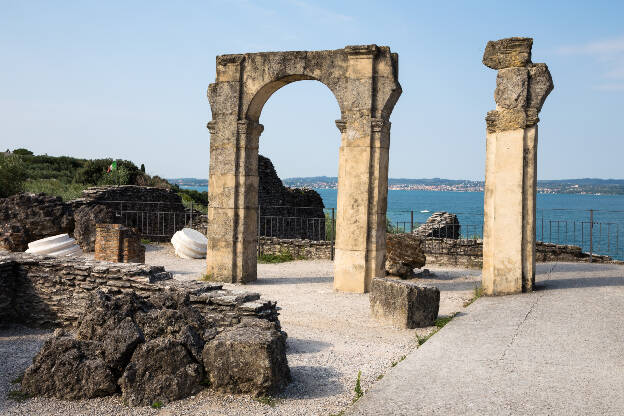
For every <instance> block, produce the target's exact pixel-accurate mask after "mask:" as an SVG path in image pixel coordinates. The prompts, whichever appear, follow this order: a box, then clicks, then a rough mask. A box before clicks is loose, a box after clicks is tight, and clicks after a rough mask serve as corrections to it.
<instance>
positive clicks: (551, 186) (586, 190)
mask: <svg viewBox="0 0 624 416" xmlns="http://www.w3.org/2000/svg"><path fill="white" fill-rule="evenodd" d="M168 181H169V182H171V183H172V184H176V185H179V186H182V187H184V186H194V187H202V186H205V187H207V186H208V180H207V179H197V178H177V179H168ZM282 182H283V183H284V185H286V186H289V187H291V188H314V189H336V188H337V186H338V178H336V177H331V176H313V177H301V178H286V179H282ZM483 186H484V182H483V181H470V180H462V179H441V178H431V179H406V178H390V179H388V189H391V190H405V191H445V192H483ZM537 192H538V193H542V194H590V195H624V179H594V178H584V179H559V180H542V181H537Z"/></svg>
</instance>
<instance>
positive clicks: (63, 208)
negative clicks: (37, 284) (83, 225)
mask: <svg viewBox="0 0 624 416" xmlns="http://www.w3.org/2000/svg"><path fill="white" fill-rule="evenodd" d="M73 230H74V217H73V211H72V208H71V206H69V205H68V204H66V203H64V202H63V200H62V199H61V198H60V197H54V196H47V195H45V194H30V193H23V194H17V195H13V196H10V197H8V198H0V249H4V250H9V251H24V250H26V249H27V248H28V243H30V242H32V241H35V240H39V239H41V238H45V237H50V236H53V235H57V234H64V233H68V234H71V233H72V232H73Z"/></svg>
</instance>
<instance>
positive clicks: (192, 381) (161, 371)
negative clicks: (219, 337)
mask: <svg viewBox="0 0 624 416" xmlns="http://www.w3.org/2000/svg"><path fill="white" fill-rule="evenodd" d="M202 379H203V371H202V367H201V365H200V364H199V363H198V362H197V361H195V360H194V359H193V357H192V356H191V355H190V354H189V352H188V350H187V349H186V348H185V347H184V345H182V344H181V343H179V342H176V341H174V340H172V339H170V338H158V339H154V340H151V341H148V342H146V343H145V344H142V345H141V346H139V347H138V348H137V349H136V350H135V351H134V354H133V355H132V359H131V360H130V363H129V364H128V366H127V367H126V369H125V371H124V373H123V375H122V376H121V379H120V380H119V384H120V386H121V391H122V396H121V397H122V399H123V401H124V403H127V404H129V405H131V406H141V405H143V406H146V405H151V404H152V403H154V402H156V401H159V402H161V403H168V402H170V401H173V400H179V399H182V398H184V397H188V396H190V395H192V394H194V393H196V392H198V391H199V390H201V388H202V387H201V385H200V383H201V381H202Z"/></svg>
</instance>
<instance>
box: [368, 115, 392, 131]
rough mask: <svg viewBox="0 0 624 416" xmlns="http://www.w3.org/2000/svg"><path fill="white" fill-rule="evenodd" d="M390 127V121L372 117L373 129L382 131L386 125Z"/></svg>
mask: <svg viewBox="0 0 624 416" xmlns="http://www.w3.org/2000/svg"><path fill="white" fill-rule="evenodd" d="M386 126H387V127H388V128H389V127H390V122H389V121H387V120H384V119H382V118H372V119H371V130H372V131H373V132H380V131H381V130H383V128H384V127H386Z"/></svg>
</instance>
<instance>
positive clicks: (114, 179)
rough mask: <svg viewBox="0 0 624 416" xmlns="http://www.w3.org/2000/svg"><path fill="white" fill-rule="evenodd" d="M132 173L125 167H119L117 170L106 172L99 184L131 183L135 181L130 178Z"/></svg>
mask: <svg viewBox="0 0 624 416" xmlns="http://www.w3.org/2000/svg"><path fill="white" fill-rule="evenodd" d="M130 176H131V173H130V171H129V170H128V169H127V168H126V167H125V166H122V167H118V168H117V169H116V170H113V171H111V172H107V173H104V175H103V176H102V178H101V179H100V181H99V182H98V185H131V184H132V183H133V182H132V181H131V180H130Z"/></svg>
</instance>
